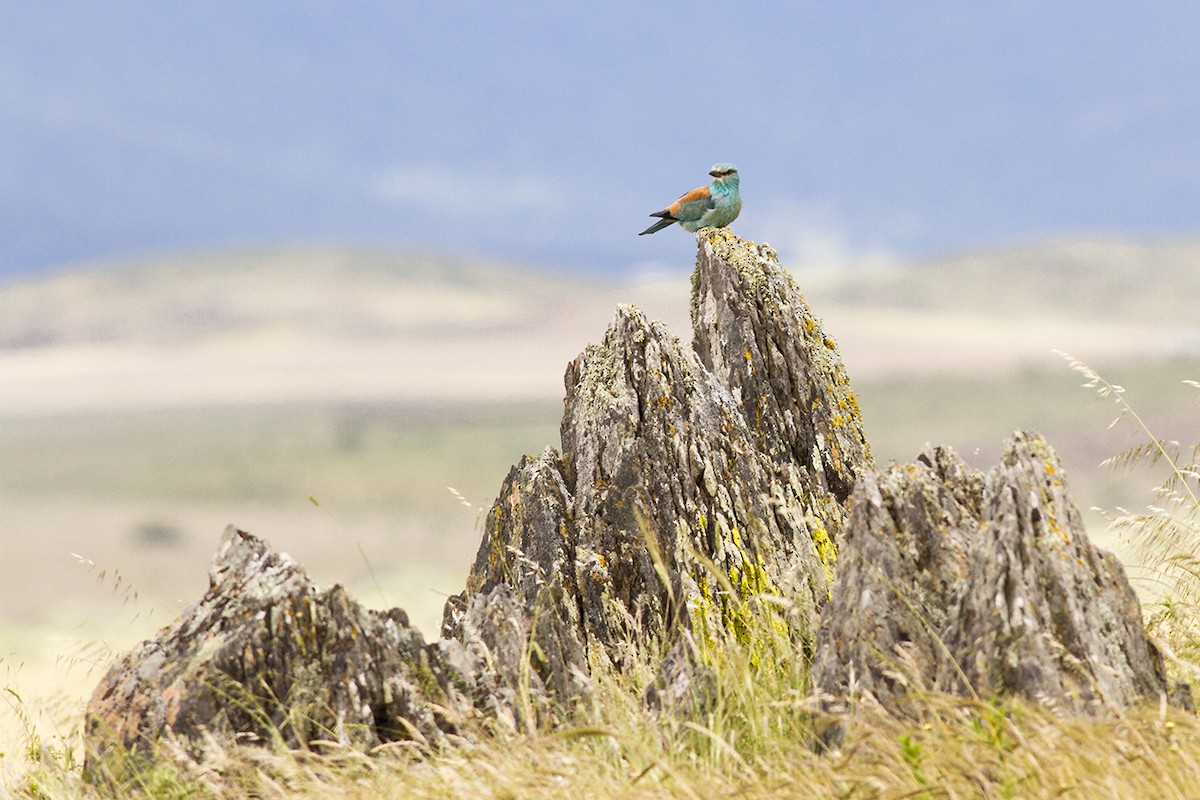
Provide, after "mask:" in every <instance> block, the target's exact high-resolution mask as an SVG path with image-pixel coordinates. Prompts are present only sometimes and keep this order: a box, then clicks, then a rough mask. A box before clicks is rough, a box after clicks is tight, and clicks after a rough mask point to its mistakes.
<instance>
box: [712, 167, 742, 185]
mask: <svg viewBox="0 0 1200 800" xmlns="http://www.w3.org/2000/svg"><path fill="white" fill-rule="evenodd" d="M708 174H709V175H711V176H712V177H713V183H715V184H717V185H718V186H721V187H722V188H727V189H735V188H737V185H738V170H737V167H735V166H734V165H733V164H713V168H712V169H710V170H709V171H708Z"/></svg>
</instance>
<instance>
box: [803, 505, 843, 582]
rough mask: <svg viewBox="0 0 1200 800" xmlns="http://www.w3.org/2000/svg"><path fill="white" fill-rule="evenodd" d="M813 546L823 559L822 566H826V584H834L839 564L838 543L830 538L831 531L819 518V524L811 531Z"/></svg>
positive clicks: (818, 556) (818, 555)
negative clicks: (835, 571) (826, 528)
mask: <svg viewBox="0 0 1200 800" xmlns="http://www.w3.org/2000/svg"><path fill="white" fill-rule="evenodd" d="M809 535H810V536H811V537H812V543H813V547H814V548H816V551H817V558H819V559H820V560H821V566H822V567H824V568H825V582H826V585H828V586H830V587H832V585H833V569H834V566H835V565H836V564H837V545H835V544H834V543H833V540H832V539H831V538H829V531H827V530H825V525H824V523H822V522H821V520H819V519H818V520H817V524H816V525H814V526H813V529H812V531H811V533H810V534H809Z"/></svg>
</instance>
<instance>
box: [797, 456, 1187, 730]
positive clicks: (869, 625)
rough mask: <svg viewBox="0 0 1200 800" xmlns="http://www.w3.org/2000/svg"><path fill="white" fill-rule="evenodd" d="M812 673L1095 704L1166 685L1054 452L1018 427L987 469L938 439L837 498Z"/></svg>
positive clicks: (1064, 706)
mask: <svg viewBox="0 0 1200 800" xmlns="http://www.w3.org/2000/svg"><path fill="white" fill-rule="evenodd" d="M851 519H852V523H851V525H850V528H849V531H848V534H847V536H846V538H845V540H844V543H843V548H842V551H841V554H840V561H839V574H838V577H837V580H836V581H835V583H834V587H833V597H832V599H831V600H830V602H829V604H828V606H827V607H826V613H825V616H824V618H823V619H822V624H821V629H820V631H819V632H818V645H817V658H816V659H815V661H814V664H813V673H812V675H813V683H814V686H815V687H817V689H818V690H819V691H822V692H824V693H827V694H830V695H843V694H846V693H852V692H864V691H865V692H870V693H871V694H872V695H874V696H875V697H876V698H877V699H879V700H881V701H884V702H886V701H888V700H889V699H892V698H894V697H896V696H897V695H901V694H904V693H905V692H907V691H908V689H909V688H910V687H911V686H912V685H914V684H916V685H919V686H921V687H923V688H931V687H932V688H938V689H942V690H945V691H951V692H957V693H962V694H971V695H976V696H981V697H986V696H992V695H996V694H1005V693H1010V694H1017V695H1021V696H1023V697H1026V698H1028V699H1030V700H1033V701H1035V702H1038V703H1042V704H1045V705H1048V706H1050V707H1053V708H1056V709H1059V710H1061V711H1064V712H1070V713H1087V714H1097V713H1103V712H1105V711H1107V710H1109V709H1112V708H1120V707H1125V706H1128V705H1131V704H1133V703H1135V702H1138V701H1140V700H1147V699H1151V700H1153V699H1157V698H1158V697H1159V696H1160V695H1162V694H1164V693H1166V692H1167V686H1166V680H1165V675H1164V670H1163V663H1162V658H1161V656H1160V655H1159V653H1158V651H1157V650H1156V648H1155V647H1154V645H1153V644H1152V643H1151V642H1150V641H1149V639H1148V638H1147V636H1146V632H1145V629H1144V627H1143V624H1142V614H1141V606H1140V604H1139V602H1138V600H1137V597H1136V595H1135V594H1134V592H1133V589H1132V588H1131V587H1130V585H1129V582H1128V580H1127V579H1126V577H1125V573H1124V570H1123V569H1122V568H1121V565H1120V563H1119V562H1118V561H1117V560H1116V559H1115V558H1114V557H1113V556H1112V555H1111V554H1110V553H1106V552H1104V551H1102V550H1099V549H1098V548H1096V547H1094V546H1092V545H1091V543H1090V542H1089V541H1088V538H1087V534H1086V532H1085V530H1084V526H1083V522H1082V519H1081V517H1080V514H1079V511H1078V509H1077V508H1076V507H1075V505H1074V503H1072V502H1071V500H1070V498H1069V496H1068V493H1067V488H1066V481H1065V477H1064V475H1063V469H1062V464H1061V463H1060V462H1059V460H1058V456H1057V455H1056V454H1055V453H1054V451H1053V450H1052V449H1051V448H1050V446H1049V445H1047V444H1046V442H1045V441H1044V440H1042V439H1041V437H1038V436H1034V435H1031V434H1022V433H1018V434H1016V435H1015V436H1014V439H1013V440H1012V441H1011V442H1010V443H1009V445H1008V446H1007V448H1006V450H1005V452H1004V455H1003V458H1002V461H1001V464H1000V465H999V466H998V467H996V468H995V469H993V470H991V471H990V472H989V473H988V474H987V476H986V478H984V476H981V475H979V474H978V473H974V472H973V471H972V470H970V469H969V468H968V467H966V466H965V465H964V464H963V463H962V462H961V461H960V460H959V459H957V458H956V457H954V456H953V455H952V454H949V453H947V452H946V451H944V450H929V449H927V450H926V451H925V452H924V453H922V455H921V457H920V458H919V459H918V461H917V463H916V464H910V465H905V466H893V467H891V468H890V469H888V470H887V471H885V472H884V473H883V474H882V475H880V476H877V477H876V476H867V477H865V478H864V479H863V480H862V482H861V483H860V484H859V486H858V488H857V489H856V490H855V493H854V496H853V499H852V511H851Z"/></svg>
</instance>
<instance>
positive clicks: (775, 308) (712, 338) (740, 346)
mask: <svg viewBox="0 0 1200 800" xmlns="http://www.w3.org/2000/svg"><path fill="white" fill-rule="evenodd" d="M697 242H698V252H697V255H696V271H695V273H694V274H693V276H692V328H693V338H692V346H693V347H694V348H695V350H696V354H697V356H698V357H699V359H700V362H701V363H702V364H703V365H704V366H705V367H706V368H708V369H709V370H710V371H712V373H713V374H714V375H715V376H716V378H717V380H718V381H720V383H721V384H722V385H723V386H724V387H725V388H726V389H728V390H729V391H730V392H731V393H732V394H733V396H734V397H735V398H736V399H737V400H738V402H739V403H740V404H741V408H742V414H743V416H744V417H745V419H746V422H747V424H748V425H749V426H750V429H751V430H752V431H753V432H754V433H755V435H756V436H757V438H758V444H759V447H760V449H762V450H763V451H764V452H766V453H767V454H769V455H770V457H771V458H772V459H774V460H775V461H776V462H777V463H779V464H781V465H783V464H790V463H798V464H800V465H802V466H803V467H804V468H805V469H806V470H807V471H808V473H809V474H810V475H811V476H812V478H813V479H814V480H816V481H817V482H818V483H820V484H821V485H822V486H825V487H827V488H828V489H829V490H830V491H831V492H833V494H834V495H835V496H836V497H837V498H838V499H839V500H843V501H844V500H845V499H846V498H847V497H849V495H850V491H851V489H852V488H853V487H854V482H855V481H856V480H857V479H858V477H859V476H860V475H862V474H863V473H864V472H865V471H866V470H868V469H871V468H872V467H873V466H874V462H873V460H872V458H871V448H870V446H869V445H868V444H867V438H866V434H865V433H864V431H863V424H862V416H861V414H860V412H859V409H858V400H857V398H856V397H855V395H854V392H853V391H852V390H851V387H850V379H849V378H848V377H847V375H846V369H845V367H844V366H843V364H842V359H841V356H840V355H839V353H838V350H837V344H836V342H834V340H833V337H831V336H830V335H829V334H828V333H827V332H826V331H825V329H824V326H823V325H822V324H821V321H820V320H819V319H817V317H816V316H815V315H814V314H813V313H812V310H811V309H810V308H809V307H808V303H807V302H806V301H805V299H804V296H803V295H802V294H801V293H800V289H799V287H798V286H797V285H796V282H795V280H793V279H792V276H791V275H789V274H788V272H787V270H785V269H784V268H783V267H782V266H781V265H780V264H779V256H778V255H776V253H775V251H774V250H773V249H771V247H770V246H769V245H765V244H756V243H754V242H747V241H745V240H743V239H740V238H738V237H737V236H735V235H734V234H733V233H731V232H730V231H728V230H724V229H703V230H701V231H700V232H699V234H698V235H697Z"/></svg>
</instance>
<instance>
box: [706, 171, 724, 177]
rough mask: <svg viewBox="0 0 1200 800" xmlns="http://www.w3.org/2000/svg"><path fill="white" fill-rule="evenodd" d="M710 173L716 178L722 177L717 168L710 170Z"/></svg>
mask: <svg viewBox="0 0 1200 800" xmlns="http://www.w3.org/2000/svg"><path fill="white" fill-rule="evenodd" d="M708 174H709V175H712V176H713V177H714V178H719V177H721V173H719V172H717V171H716V170H715V169H714V170H712V171H711V172H709V173H708Z"/></svg>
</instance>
